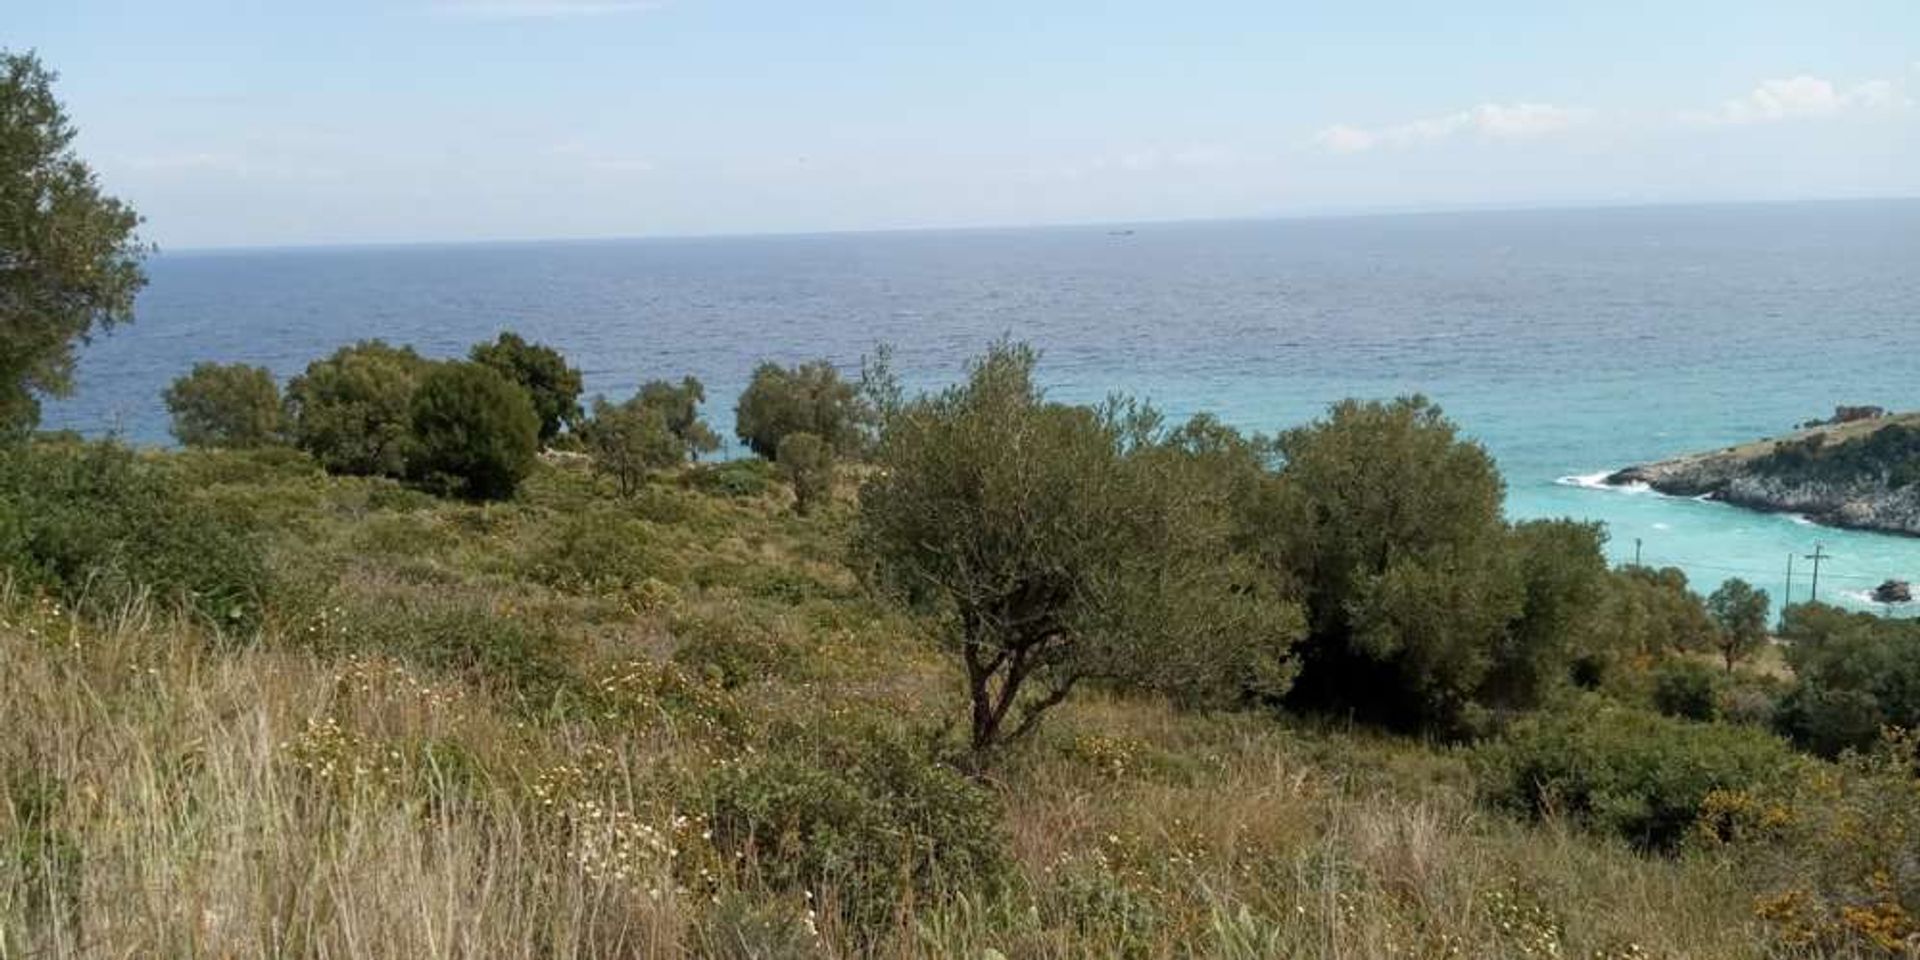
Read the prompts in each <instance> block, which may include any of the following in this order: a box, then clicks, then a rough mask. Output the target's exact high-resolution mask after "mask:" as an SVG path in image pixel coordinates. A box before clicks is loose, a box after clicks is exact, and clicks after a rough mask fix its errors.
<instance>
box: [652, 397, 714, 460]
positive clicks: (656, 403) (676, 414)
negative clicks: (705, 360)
mask: <svg viewBox="0 0 1920 960" xmlns="http://www.w3.org/2000/svg"><path fill="white" fill-rule="evenodd" d="M637 399H638V401H639V403H640V405H641V406H644V407H648V408H650V409H653V410H658V411H659V412H660V416H661V417H662V418H663V419H664V420H665V422H666V426H667V432H668V433H671V434H673V436H674V438H675V439H677V440H678V441H680V446H681V449H682V451H683V455H684V457H685V459H688V460H698V459H700V455H701V454H703V453H712V452H713V451H715V450H718V449H720V438H719V437H718V436H715V435H714V432H713V430H712V428H710V427H708V426H707V422H706V421H705V420H703V419H701V417H700V405H701V404H702V403H705V402H706V400H707V388H706V387H705V386H703V385H702V384H701V383H700V381H699V380H698V379H696V378H694V377H681V378H680V382H679V383H678V384H673V383H668V382H667V381H665V380H649V381H647V382H646V383H643V384H641V385H640V393H639V396H638V398H637Z"/></svg>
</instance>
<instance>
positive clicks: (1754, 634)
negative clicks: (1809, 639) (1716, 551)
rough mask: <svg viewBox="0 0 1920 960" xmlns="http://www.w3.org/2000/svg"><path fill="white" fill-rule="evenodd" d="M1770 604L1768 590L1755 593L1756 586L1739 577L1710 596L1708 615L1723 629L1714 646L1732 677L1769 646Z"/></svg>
mask: <svg viewBox="0 0 1920 960" xmlns="http://www.w3.org/2000/svg"><path fill="white" fill-rule="evenodd" d="M1769 604H1770V600H1769V598H1768V597H1767V592H1766V591H1765V590H1755V589H1754V588H1753V584H1751V583H1748V582H1746V581H1745V580H1742V579H1740V578H1739V577H1734V578H1732V579H1729V580H1728V581H1727V582H1725V583H1722V584H1721V585H1720V586H1719V588H1718V589H1716V590H1714V591H1713V593H1711V594H1709V595H1708V596H1707V613H1708V614H1709V615H1710V616H1712V617H1713V623H1714V626H1716V627H1718V628H1719V631H1718V633H1716V634H1715V636H1714V641H1713V642H1714V646H1715V647H1717V648H1718V649H1719V651H1720V657H1721V659H1722V660H1724V661H1726V664H1727V672H1728V673H1732V672H1733V665H1734V664H1735V663H1738V662H1739V661H1741V660H1745V659H1747V658H1748V657H1751V656H1753V655H1754V654H1755V653H1756V652H1758V651H1759V650H1760V648H1761V647H1763V646H1765V645H1766V642H1767V608H1768V606H1769Z"/></svg>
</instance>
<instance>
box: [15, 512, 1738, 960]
mask: <svg viewBox="0 0 1920 960" xmlns="http://www.w3.org/2000/svg"><path fill="white" fill-rule="evenodd" d="M561 482H562V481H559V480H556V479H555V478H554V477H553V476H551V475H548V476H546V477H544V478H543V479H541V480H540V482H539V483H540V484H547V485H548V486H547V487H544V488H543V487H542V486H540V485H539V484H536V487H535V489H534V491H533V493H532V495H531V500H532V502H531V503H530V504H528V505H525V506H522V507H520V508H518V509H516V510H509V509H505V508H492V512H491V513H487V514H486V515H484V516H482V515H481V514H482V513H483V512H485V511H486V510H487V508H475V507H466V506H461V505H448V504H442V505H433V506H431V507H429V508H427V509H425V510H415V511H412V512H411V513H407V512H395V511H383V510H374V509H371V508H367V507H365V505H364V500H365V495H364V494H363V493H358V492H356V491H355V490H354V488H352V487H351V486H350V484H351V483H352V481H338V482H337V483H336V482H334V481H329V484H330V485H329V486H328V487H326V488H323V490H322V493H321V494H320V495H318V496H314V497H310V500H311V501H312V503H311V505H308V506H297V507H286V508H282V509H284V510H285V511H287V512H288V513H290V514H291V515H293V516H294V517H295V518H296V522H289V523H288V524H287V529H288V530H289V531H293V533H290V534H289V535H288V536H287V537H286V542H285V543H284V544H283V545H282V552H283V555H282V558H281V562H282V565H283V566H297V567H300V568H301V569H309V568H323V567H330V568H333V569H338V570H339V571H341V572H340V575H338V576H337V577H335V578H334V579H333V580H332V581H331V582H330V583H328V584H327V585H326V586H327V592H326V593H325V594H324V596H323V597H322V600H323V601H324V602H323V603H320V604H319V605H317V606H315V607H314V609H302V610H299V611H291V612H288V613H287V614H285V615H283V616H280V617H277V618H275V619H274V620H273V621H272V626H270V627H269V628H268V631H267V633H266V634H265V635H264V636H261V637H258V638H254V639H253V641H252V642H249V643H246V644H243V645H238V646H236V645H235V644H233V643H232V641H216V640H215V639H214V638H211V637H208V636H206V635H204V634H203V633H201V632H199V631H198V630H196V629H195V628H193V627H191V626H189V625H187V624H183V623H179V622H175V621H172V620H170V619H166V618H163V617H158V616H156V615H154V614H152V613H151V612H149V611H148V610H146V609H145V608H143V607H139V606H136V607H134V608H132V609H130V610H128V611H127V612H125V613H124V614H123V615H122V616H121V617H119V618H117V619H116V620H114V621H113V622H110V623H87V622H82V621H80V620H78V619H76V618H74V617H73V616H72V615H71V614H70V613H69V612H67V611H62V610H58V609H56V608H54V607H52V606H51V605H49V604H48V603H47V602H46V601H44V600H40V599H37V598H33V597H26V596H20V595H16V594H15V593H13V592H11V591H6V590H0V621H3V622H0V729H4V730H6V731H8V733H7V735H6V736H5V737H4V738H0V960H26V958H33V960H41V958H83V957H84V958H94V957H100V958H105V957H116V958H117V957H144V956H168V957H249V958H250V957H315V958H319V957H326V958H348V957H396V958H401V957H403V958H440V957H472V958H480V957H486V958H494V957H502V958H512V957H528V958H533V957H539V958H568V957H582V958H584V957H677V956H689V955H700V956H739V957H746V956H764V957H803V956H823V957H852V956H861V955H867V956H875V957H886V958H917V957H972V958H987V957H994V956H999V957H1004V958H1028V957H1060V958H1066V957H1153V958H1159V957H1166V958H1175V957H1228V958H1265V957H1300V958H1326V960H1333V958H1356V960H1357V958H1376V957H1381V958H1385V957H1407V958H1425V957H1447V956H1456V957H1473V958H1480V957H1490V958H1494V957H1497V958H1507V957H1515V958H1518V957H1569V958H1582V960H1589V958H1593V960H1597V958H1603V957H1604V958H1612V957H1623V958H1624V957H1667V958H1702V960H1705V958H1747V957H1764V956H1769V955H1770V954H1769V953H1768V952H1767V951H1766V949H1765V948H1764V947H1763V946H1762V943H1763V939H1762V937H1761V935H1760V934H1761V931H1759V930H1758V929H1757V928H1756V927H1755V926H1754V921H1753V920H1752V910H1751V907H1752V899H1751V895H1750V893H1749V892H1748V891H1746V890H1744V889H1743V888H1742V887H1741V886H1740V884H1739V881H1738V878H1737V877H1735V876H1733V875H1731V874H1729V873H1728V872H1727V871H1725V870H1724V869H1722V868H1721V867H1720V866H1719V865H1718V864H1717V862H1716V861H1713V860H1711V859H1707V858H1680V859H1660V858H1649V857H1646V856H1642V855H1639V854H1636V853H1634V852H1632V851H1630V850H1628V849H1626V848H1624V847H1622V846H1618V845H1615V844H1612V843H1608V842H1603V841H1600V840H1596V839H1595V838H1593V837H1590V836H1588V835H1585V834H1582V833H1579V832H1577V831H1574V830H1571V829H1566V828H1563V827H1560V826H1558V825H1554V824H1548V825H1546V826H1529V825H1525V824H1521V823H1518V822H1513V821H1509V820H1507V819H1505V818H1502V817H1500V816H1498V815H1495V814H1491V813H1488V812H1486V811H1484V810H1483V809H1482V808H1480V807H1479V806H1477V805H1476V803H1475V801H1474V797H1473V783H1472V778H1471V774H1470V772H1469V771H1468V769H1467V767H1466V764H1465V762H1464V760H1463V759H1462V758H1461V757H1460V756H1459V755H1458V754H1457V753H1456V752H1454V751H1451V750H1448V749H1444V748H1436V747H1430V746H1426V745H1422V744H1419V743H1416V742H1410V741H1406V740H1397V739H1391V738H1385V737H1381V736H1377V735H1370V734H1367V733H1364V732H1358V731H1351V730H1342V729H1326V728H1318V727H1311V726H1306V727H1303V726H1298V725H1291V726H1290V725H1285V724H1282V723H1279V722H1276V721H1275V719H1274V718H1271V717H1265V716H1251V715H1248V716H1197V715H1193V714H1189V713H1184V712H1181V711H1177V710H1174V709H1171V708H1169V707H1167V706H1166V705H1164V704H1162V703H1159V702H1154V701H1141V700H1135V699H1129V698H1124V697H1118V696H1102V695H1098V694H1095V695H1091V696H1088V697H1085V698H1082V699H1081V700H1079V701H1076V702H1073V703H1070V704H1068V705H1067V706H1065V707H1063V708H1062V709H1061V710H1060V711H1059V712H1058V716H1057V718H1056V719H1055V721H1054V722H1053V723H1052V724H1051V726H1050V727H1048V728H1045V730H1044V731H1043V734H1042V736H1041V738H1040V739H1038V740H1037V741H1035V742H1033V743H1032V744H1030V745H1028V747H1027V748H1026V749H1024V750H1022V751H1021V752H1019V753H1017V754H1016V755H1014V756H1012V757H1009V758H1008V760H1007V762H1006V763H1004V764H1003V765H1002V766H1001V767H999V768H998V769H997V770H996V771H995V772H994V774H993V775H992V777H991V778H990V780H989V781H988V786H989V788H990V789H991V790H993V791H994V792H995V793H996V794H997V795H998V797H999V799H1000V803H1001V807H1002V815H1001V824H1000V830H999V832H1000V835H1001V837H1002V838H1003V840H1004V845H1005V847H1006V849H1007V851H1008V853H1009V856H1010V860H1011V882H1009V883H1007V884H1004V885H1002V886H1000V887H998V888H994V889H978V890H975V889H951V890H946V889H943V890H939V891H937V892H936V893H935V894H931V895H918V896H913V897H909V898H907V899H906V900H905V901H904V905H903V906H902V908H901V909H900V910H899V911H898V912H897V913H896V914H895V915H894V917H893V920H892V922H891V923H889V924H885V925H883V926H882V927H880V928H878V929H871V930H867V931H864V932H863V931H856V930H853V929H850V928H849V927H847V926H846V925H845V924H844V923H842V922H841V921H840V920H839V919H838V917H837V915H836V911H835V910H834V909H833V907H834V904H835V903H836V902H837V901H838V898H839V894H838V892H837V891H835V890H834V889H831V888H829V887H826V886H822V887H821V888H819V889H814V890H805V891H803V890H798V889H793V888H771V887H768V886H767V885H765V884H763V883H761V882H760V881H759V880H758V879H757V877H758V876H759V875H760V872H759V871H757V870H756V869H755V864H753V863H752V862H750V861H742V860H737V859H734V858H733V857H732V856H731V855H730V854H729V853H728V852H726V851H724V850H721V849H719V848H718V847H717V846H716V845H715V843H714V842H709V838H707V837H705V836H703V833H704V830H703V829H702V828H701V826H700V825H701V824H702V823H704V822H706V818H707V817H708V816H709V815H710V814H711V813H712V811H711V809H710V808H709V806H708V804H709V803H710V798H709V796H708V795H707V794H706V793H705V792H704V790H703V784H704V783H705V782H706V780H705V778H706V775H707V773H708V772H710V771H711V770H713V769H714V768H715V767H716V765H720V764H726V763H730V762H734V761H735V760H736V759H737V757H738V756H739V755H741V754H742V752H743V751H744V752H745V753H746V754H754V753H755V752H756V751H771V750H777V749H779V748H780V746H781V744H780V743H778V742H776V741H774V740H771V739H768V737H769V735H768V734H767V733H766V731H767V730H770V729H777V728H778V721H782V720H784V721H787V722H788V723H790V724H791V723H799V724H801V725H802V726H806V725H810V724H816V723H824V722H826V721H828V720H829V719H831V718H834V717H841V716H846V715H859V716H865V717H869V718H874V719H876V720H878V721H885V722H892V723H901V724H907V723H932V722H936V721H938V720H939V719H941V718H943V717H946V716H950V715H952V710H953V708H954V707H955V705H956V703H957V700H956V693H957V691H958V682H957V677H955V676H954V674H953V672H952V669H951V667H950V665H949V664H948V663H947V662H946V661H945V659H944V658H942V657H941V656H940V655H939V654H938V653H937V652H936V651H935V650H934V649H933V648H932V647H931V646H930V645H929V643H928V642H927V640H926V638H925V637H924V636H923V635H922V634H921V633H920V632H918V631H917V630H916V629H915V628H914V626H913V625H912V624H911V623H910V622H907V621H905V620H903V619H901V618H900V617H898V616H897V614H891V613H888V612H886V611H885V610H881V609H876V608H874V607H873V606H872V605H871V603H870V602H869V601H867V600H865V599H862V598H859V597H857V596H852V595H843V594H845V593H846V588H847V587H848V585H849V584H850V580H848V578H847V573H846V571H845V570H844V568H842V567H839V566H837V565H836V564H835V563H833V562H832V561H831V560H830V557H831V556H832V555H833V554H832V550H833V549H834V548H833V545H834V543H835V542H836V540H835V538H836V537H837V533H836V532H835V530H836V528H835V527H834V526H833V524H834V523H835V522H836V521H835V518H834V517H833V516H832V515H829V516H827V517H825V518H821V519H816V520H812V521H798V520H795V519H793V518H792V517H790V516H789V515H788V514H787V513H786V511H785V509H784V507H783V505H782V503H781V502H780V501H779V500H778V499H777V498H775V497H773V496H771V495H770V496H768V497H764V498H759V499H749V500H740V501H720V500H718V499H715V498H707V497H704V496H701V495H692V494H685V495H683V496H682V500H683V501H684V502H682V503H679V504H677V505H671V506H673V507H674V509H676V510H685V511H688V512H689V513H688V517H687V518H685V519H682V520H678V521H657V522H656V521H646V522H645V526H644V527H642V528H640V529H642V530H643V531H644V532H645V535H646V536H649V537H653V538H656V540H655V544H656V545H657V546H658V547H659V548H660V549H661V550H663V551H665V552H667V553H669V554H671V555H673V556H676V557H681V558H690V559H688V562H686V563H684V564H682V565H681V567H680V568H679V569H678V570H676V571H674V572H672V573H662V574H661V576H662V577H664V578H665V579H666V580H667V588H666V589H665V590H664V591H663V590H659V589H656V588H652V587H649V588H647V590H644V591H638V592H636V591H633V590H613V591H611V592H607V593H595V592H582V591H578V590H566V589H560V588H557V587H553V586H550V585H546V584H544V583H542V582H539V581H537V580H536V579H534V578H531V577H529V576H527V575H525V574H524V573H523V572H521V569H520V568H518V567H516V566H515V563H517V562H518V561H517V560H515V559H514V558H521V557H525V556H528V555H531V554H533V553H534V552H535V551H536V550H538V549H545V547H544V546H541V543H542V542H543V541H542V540H541V538H544V537H546V536H547V533H548V531H550V530H551V528H552V524H553V522H554V520H555V518H556V517H559V516H564V515H565V514H566V513H567V512H568V511H569V510H572V509H575V507H574V506H571V505H570V503H572V501H571V500H569V498H576V499H577V496H578V493H577V491H572V490H569V489H566V488H564V487H559V488H558V489H556V488H555V486H554V485H556V484H560V483H561ZM226 493H227V494H228V495H232V496H236V497H238V496H248V495H258V496H262V497H265V496H268V495H277V493H276V491H273V490H271V489H269V490H265V491H253V492H251V493H249V492H248V491H244V490H242V491H226ZM343 503H344V504H347V505H348V507H346V508H342V507H340V506H339V504H343ZM370 518H381V519H380V522H381V524H383V529H382V530H381V531H380V532H379V533H377V534H373V533H369V532H368V530H369V527H368V526H367V524H368V523H369V519H370ZM369 538H373V539H379V540H381V541H382V543H383V544H384V545H383V546H382V548H381V549H380V550H378V551H373V552H368V544H369V542H370V540H369ZM769 573H777V574H781V575H786V574H792V575H793V576H794V577H795V578H796V579H794V580H792V581H791V582H789V581H785V580H779V579H778V578H775V579H773V580H769ZM768 583H773V586H772V587H768V586H767V584H768ZM793 584H799V586H793ZM809 584H813V585H817V586H808V585H809ZM795 590H798V591H800V593H801V595H800V596H798V597H797V598H796V597H795V596H790V595H789V593H790V592H791V591H795ZM336 603H337V604H340V605H342V607H343V608H346V609H350V610H353V611H356V615H366V614H368V613H370V612H371V613H373V614H378V613H381V612H382V611H399V610H402V609H405V608H408V607H409V605H416V606H417V605H420V604H426V603H433V604H439V605H442V606H445V607H448V608H459V607H462V606H465V607H467V608H470V609H473V610H481V611H486V612H487V613H488V615H489V616H497V617H508V618H519V619H522V620H526V621H530V622H538V623H543V624H548V625H553V626H555V627H556V628H557V629H559V630H560V631H561V632H563V633H565V634H567V635H568V636H571V637H573V638H575V639H576V640H578V641H579V642H578V643H577V644H575V646H574V647H573V648H571V649H572V650H573V651H574V654H573V655H575V656H577V657H578V658H579V659H578V662H577V663H576V664H575V667H577V669H578V670H579V671H580V672H581V673H582V674H583V675H585V676H589V677H591V676H594V675H596V673H595V671H598V670H600V669H602V667H603V666H605V665H607V664H612V663H617V662H619V661H620V660H622V659H623V658H629V659H630V658H636V657H638V658H648V657H653V658H657V657H661V656H665V655H668V654H670V653H671V652H672V651H673V650H675V649H677V648H678V647H679V645H680V644H681V643H682V642H683V641H684V638H682V637H678V636H676V635H675V633H674V625H675V624H676V623H687V622H691V621H693V620H705V621H710V622H714V623H720V624H723V625H725V624H733V625H736V626H738V627H739V628H741V629H746V627H748V626H752V627H753V628H754V629H764V630H768V631H771V635H773V636H776V637H779V638H781V642H791V643H795V644H799V645H802V646H803V647H804V648H805V649H806V650H807V651H808V658H809V669H808V670H807V671H806V672H805V673H804V674H802V675H796V676H793V677H777V676H773V677H768V678H766V679H763V680H759V681H757V682H754V683H752V684H749V685H748V686H746V687H743V688H741V689H739V690H736V691H733V692H732V693H731V695H730V696H731V697H733V698H734V699H736V700H737V701H738V702H739V706H740V709H741V710H742V711H743V712H744V713H745V714H746V715H747V719H746V720H744V721H742V723H741V724H740V726H739V728H738V729H737V730H730V731H721V732H718V733H715V732H712V731H705V730H702V729H700V728H697V727H694V726H690V725H688V724H686V723H684V722H681V720H679V719H675V718H669V719H672V720H673V722H661V723H653V722H650V721H649V720H647V719H645V718H644V716H643V715H636V716H635V717H634V718H622V719H618V720H616V721H606V720H603V719H601V718H597V717H583V716H581V715H579V714H578V713H577V712H568V711H564V710H558V709H553V708H549V707H547V706H545V705H543V704H541V703H537V702H528V701H526V700H523V699H520V698H517V697H516V696H515V694H514V692H513V691H512V690H511V689H508V688H505V687H503V686H502V685H501V684H500V683H497V682H491V680H490V678H486V677H474V676H471V675H469V674H467V673H463V672H460V671H444V672H436V671H434V670H431V669H429V668H427V667H425V666H423V665H422V664H420V663H418V662H413V661H410V660H408V659H406V658H405V657H404V655H403V652H402V651H400V650H394V651H388V650H382V649H378V648H374V649H368V648H367V647H368V645H367V643H366V642H364V641H363V640H356V639H355V638H354V637H344V638H343V639H342V640H341V642H338V643H331V642H330V643H315V642H313V641H312V637H311V636H310V635H309V634H310V633H311V632H312V628H313V623H314V620H315V618H316V617H319V616H321V614H320V613H318V612H317V611H323V610H331V609H333V607H332V606H330V605H331V604H336ZM328 615H329V616H330V614H328ZM391 615H392V616H396V617H397V616H399V614H398V613H392V614H391ZM326 629H328V630H332V629H334V627H332V626H329V627H327V628H326ZM402 639H404V638H402ZM663 716H664V713H663ZM668 850H671V851H672V852H671V854H669V853H667V851H668ZM808 894H811V895H812V897H813V899H811V900H809V899H807V895H808ZM810 908H813V909H815V911H816V912H815V915H814V916H813V917H811V918H809V917H808V915H807V911H808V910H809V909H810ZM815 930H817V935H816V933H815V932H814V931H815Z"/></svg>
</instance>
